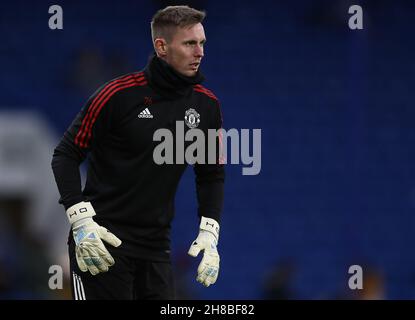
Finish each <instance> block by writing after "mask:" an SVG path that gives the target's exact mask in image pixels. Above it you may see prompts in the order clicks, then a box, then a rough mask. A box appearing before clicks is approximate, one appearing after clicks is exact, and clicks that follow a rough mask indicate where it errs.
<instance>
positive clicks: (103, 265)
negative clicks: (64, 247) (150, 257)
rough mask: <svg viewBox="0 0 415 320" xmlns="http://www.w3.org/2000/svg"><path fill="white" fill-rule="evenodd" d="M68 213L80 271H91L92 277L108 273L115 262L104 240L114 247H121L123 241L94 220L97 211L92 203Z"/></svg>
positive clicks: (77, 207)
mask: <svg viewBox="0 0 415 320" xmlns="http://www.w3.org/2000/svg"><path fill="white" fill-rule="evenodd" d="M66 213H67V215H68V219H69V222H70V223H71V224H72V232H73V238H74V240H75V254H76V261H77V263H78V267H79V269H80V270H81V271H83V272H86V271H88V270H89V272H91V274H92V275H96V274H98V273H100V272H106V271H108V268H109V267H110V266H112V265H114V263H115V261H114V258H113V257H112V256H111V254H110V253H109V252H108V250H107V248H105V246H104V243H103V242H102V240H104V241H105V242H107V243H109V244H110V245H112V246H114V247H118V246H119V245H121V240H120V239H118V238H117V237H116V236H115V235H114V234H112V233H111V232H109V231H108V230H107V229H106V228H104V227H102V226H100V225H98V224H97V223H96V222H95V221H94V220H92V217H93V216H94V215H95V210H94V208H93V207H92V205H91V203H90V202H80V203H78V204H75V205H73V206H72V207H70V208H69V209H68V210H67V211H66Z"/></svg>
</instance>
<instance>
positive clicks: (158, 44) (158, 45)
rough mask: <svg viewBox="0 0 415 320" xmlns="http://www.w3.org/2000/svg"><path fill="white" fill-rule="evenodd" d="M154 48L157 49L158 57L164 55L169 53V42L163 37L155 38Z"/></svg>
mask: <svg viewBox="0 0 415 320" xmlns="http://www.w3.org/2000/svg"><path fill="white" fill-rule="evenodd" d="M154 49H155V50H156V53H157V56H158V57H164V56H166V55H167V42H166V40H164V39H163V38H157V39H156V40H154Z"/></svg>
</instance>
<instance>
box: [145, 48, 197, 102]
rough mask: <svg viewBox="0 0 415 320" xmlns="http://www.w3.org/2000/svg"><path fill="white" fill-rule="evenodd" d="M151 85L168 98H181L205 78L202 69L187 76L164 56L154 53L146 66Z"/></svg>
mask: <svg viewBox="0 0 415 320" xmlns="http://www.w3.org/2000/svg"><path fill="white" fill-rule="evenodd" d="M145 72H146V73H147V76H148V79H149V83H150V85H151V86H152V87H153V88H154V89H155V90H156V91H157V92H158V93H160V94H161V95H163V96H165V97H167V98H179V97H181V96H186V95H188V94H189V93H190V92H191V90H193V86H194V85H196V84H199V83H201V82H202V81H203V80H204V77H203V75H202V74H201V72H200V71H198V72H197V73H196V75H195V76H193V77H189V76H185V75H183V74H181V73H179V72H178V71H176V70H175V69H174V68H173V67H172V66H171V65H169V64H168V63H167V62H166V60H165V59H164V58H160V57H157V56H156V54H154V55H153V57H152V58H151V60H150V62H149V64H148V65H147V67H146V70H145Z"/></svg>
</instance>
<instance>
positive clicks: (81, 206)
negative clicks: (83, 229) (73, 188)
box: [66, 201, 96, 225]
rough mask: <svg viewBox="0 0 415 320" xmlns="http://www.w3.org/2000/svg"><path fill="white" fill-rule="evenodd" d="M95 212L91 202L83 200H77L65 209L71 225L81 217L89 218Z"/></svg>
mask: <svg viewBox="0 0 415 320" xmlns="http://www.w3.org/2000/svg"><path fill="white" fill-rule="evenodd" d="M95 214H96V213H95V210H94V208H93V207H92V205H91V202H84V201H82V202H79V203H77V204H75V205H73V206H72V207H70V208H69V209H68V210H66V215H67V217H68V220H69V223H70V224H71V225H72V224H74V223H75V222H77V221H79V220H81V219H85V218H91V217H93V216H95Z"/></svg>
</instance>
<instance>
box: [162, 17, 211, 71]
mask: <svg viewBox="0 0 415 320" xmlns="http://www.w3.org/2000/svg"><path fill="white" fill-rule="evenodd" d="M205 42H206V37H205V31H204V29H203V26H202V24H201V23H197V24H195V25H192V26H187V27H184V28H180V27H179V28H177V29H176V32H175V33H174V34H173V38H172V39H171V41H170V42H167V45H166V55H165V56H162V58H163V59H164V60H165V61H166V62H167V63H168V64H169V65H170V66H172V67H173V68H174V69H175V70H176V71H178V72H179V73H181V74H183V75H185V76H188V77H192V76H194V75H195V74H196V72H197V70H198V69H199V66H200V62H201V61H202V58H203V46H204V44H205Z"/></svg>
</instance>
